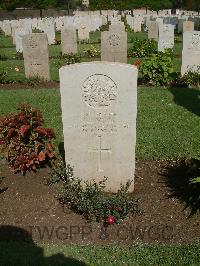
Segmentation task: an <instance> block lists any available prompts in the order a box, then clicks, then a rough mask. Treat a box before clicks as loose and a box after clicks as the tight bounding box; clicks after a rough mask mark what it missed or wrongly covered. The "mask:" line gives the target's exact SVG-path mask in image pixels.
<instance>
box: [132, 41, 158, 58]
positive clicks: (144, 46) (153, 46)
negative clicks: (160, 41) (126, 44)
mask: <svg viewBox="0 0 200 266" xmlns="http://www.w3.org/2000/svg"><path fill="white" fill-rule="evenodd" d="M131 42H133V43H132V47H130V48H129V49H128V56H129V57H137V58H141V57H149V56H150V55H151V54H156V53H157V43H156V42H155V41H153V40H147V39H143V40H140V39H137V38H135V39H133V40H132V41H131Z"/></svg>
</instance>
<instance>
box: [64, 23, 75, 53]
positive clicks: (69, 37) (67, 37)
mask: <svg viewBox="0 0 200 266" xmlns="http://www.w3.org/2000/svg"><path fill="white" fill-rule="evenodd" d="M61 47H62V54H70V53H73V54H75V53H77V51H78V50H77V36H76V29H75V28H68V29H65V28H63V29H62V31H61Z"/></svg>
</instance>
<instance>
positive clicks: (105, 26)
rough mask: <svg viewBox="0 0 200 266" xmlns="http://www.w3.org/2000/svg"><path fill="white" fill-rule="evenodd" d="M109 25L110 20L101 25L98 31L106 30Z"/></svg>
mask: <svg viewBox="0 0 200 266" xmlns="http://www.w3.org/2000/svg"><path fill="white" fill-rule="evenodd" d="M110 25H111V22H110V21H109V22H108V23H106V24H105V25H102V26H101V27H100V28H99V29H100V31H108V30H109V26H110Z"/></svg>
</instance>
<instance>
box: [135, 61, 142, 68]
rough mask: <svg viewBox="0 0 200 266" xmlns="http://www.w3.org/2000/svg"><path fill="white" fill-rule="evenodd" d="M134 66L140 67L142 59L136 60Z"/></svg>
mask: <svg viewBox="0 0 200 266" xmlns="http://www.w3.org/2000/svg"><path fill="white" fill-rule="evenodd" d="M133 65H134V66H136V67H137V68H139V67H140V65H141V61H140V60H136V61H135V62H134V63H133Z"/></svg>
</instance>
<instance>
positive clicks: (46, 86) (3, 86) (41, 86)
mask: <svg viewBox="0 0 200 266" xmlns="http://www.w3.org/2000/svg"><path fill="white" fill-rule="evenodd" d="M59 86H60V83H59V82H56V81H50V82H45V81H44V82H39V83H36V84H34V85H30V84H28V83H26V84H24V83H20V82H16V83H9V84H0V90H16V89H55V88H59Z"/></svg>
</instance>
